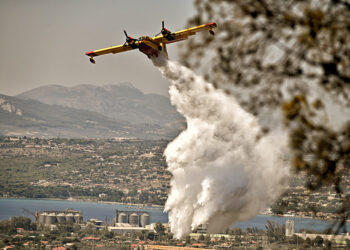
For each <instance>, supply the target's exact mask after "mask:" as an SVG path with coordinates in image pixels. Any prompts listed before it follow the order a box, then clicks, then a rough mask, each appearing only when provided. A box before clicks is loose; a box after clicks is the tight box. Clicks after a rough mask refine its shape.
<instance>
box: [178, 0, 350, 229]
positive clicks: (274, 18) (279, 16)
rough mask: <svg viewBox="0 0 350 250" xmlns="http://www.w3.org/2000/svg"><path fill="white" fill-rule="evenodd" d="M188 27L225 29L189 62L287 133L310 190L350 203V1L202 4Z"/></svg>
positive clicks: (188, 55)
mask: <svg viewBox="0 0 350 250" xmlns="http://www.w3.org/2000/svg"><path fill="white" fill-rule="evenodd" d="M195 7H196V9H197V14H196V15H195V16H194V17H193V18H191V19H190V20H189V25H198V24H202V23H207V22H212V21H213V20H215V21H216V22H217V24H218V29H217V33H219V35H218V36H216V37H215V38H213V37H212V36H210V35H209V34H201V38H202V39H198V37H197V39H192V40H190V41H189V42H188V43H186V44H184V45H183V47H182V51H181V55H180V56H181V59H182V62H183V63H184V64H185V65H186V66H188V67H190V68H192V69H195V70H197V71H199V72H201V73H203V74H204V78H205V79H206V80H208V81H210V82H212V83H213V85H214V86H215V87H217V88H221V89H223V90H224V91H225V92H226V93H227V94H230V95H233V96H234V97H235V98H236V99H237V101H238V102H239V103H240V104H241V105H242V106H243V108H245V109H246V110H247V111H249V112H251V113H252V114H254V115H256V116H258V118H259V121H260V124H261V125H262V127H263V132H265V133H269V132H270V133H273V132H274V131H280V128H285V130H284V131H285V132H284V133H285V134H286V136H287V138H288V141H289V149H290V154H291V161H292V165H293V167H294V169H295V170H296V171H304V172H306V173H307V175H308V177H309V181H308V185H307V186H308V188H310V189H311V190H315V189H317V188H319V187H321V186H326V185H332V186H333V187H334V190H335V191H336V192H337V193H338V194H339V195H340V196H341V198H342V199H343V207H342V209H341V210H340V211H338V212H339V214H340V215H342V216H343V220H342V223H341V224H340V225H344V221H345V220H346V219H347V218H348V216H349V213H348V211H349V210H350V200H349V197H346V195H345V194H344V193H345V192H344V188H343V187H342V186H345V187H346V184H344V182H343V177H344V176H345V175H347V176H349V165H350V84H349V83H350V59H349V58H350V57H349V54H350V28H349V27H350V21H349V20H350V3H349V2H348V1H345V0H320V1H312V0H305V1H300V0H287V1H284V0H278V1H274V0H236V1H229V0H202V1H199V0H197V1H195Z"/></svg>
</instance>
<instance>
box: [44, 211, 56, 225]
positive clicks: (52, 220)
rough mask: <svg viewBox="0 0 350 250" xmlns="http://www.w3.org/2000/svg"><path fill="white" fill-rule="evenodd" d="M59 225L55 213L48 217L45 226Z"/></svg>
mask: <svg viewBox="0 0 350 250" xmlns="http://www.w3.org/2000/svg"><path fill="white" fill-rule="evenodd" d="M56 223H57V218H56V214H55V213H50V214H48V215H47V216H46V220H45V224H46V225H52V224H56Z"/></svg>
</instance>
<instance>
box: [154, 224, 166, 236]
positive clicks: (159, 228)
mask: <svg viewBox="0 0 350 250" xmlns="http://www.w3.org/2000/svg"><path fill="white" fill-rule="evenodd" d="M154 230H155V231H156V233H157V234H158V235H164V234H165V227H164V225H163V224H162V223H160V222H157V224H156V226H155V228H154Z"/></svg>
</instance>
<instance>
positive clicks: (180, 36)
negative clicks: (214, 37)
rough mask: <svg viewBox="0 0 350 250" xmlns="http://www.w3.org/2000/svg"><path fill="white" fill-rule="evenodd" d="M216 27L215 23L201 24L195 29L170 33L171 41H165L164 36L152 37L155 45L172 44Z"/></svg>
mask: <svg viewBox="0 0 350 250" xmlns="http://www.w3.org/2000/svg"><path fill="white" fill-rule="evenodd" d="M216 26H217V25H216V23H208V24H203V25H199V26H196V27H192V28H188V29H184V30H180V31H176V32H174V33H171V36H172V39H167V38H166V37H165V36H163V35H159V36H156V37H153V40H154V41H155V42H157V43H174V42H178V41H181V40H185V39H187V38H188V37H189V36H192V35H195V34H196V33H197V32H200V31H205V30H209V31H212V29H213V28H216Z"/></svg>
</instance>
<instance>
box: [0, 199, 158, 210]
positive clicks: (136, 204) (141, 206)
mask: <svg viewBox="0 0 350 250" xmlns="http://www.w3.org/2000/svg"><path fill="white" fill-rule="evenodd" d="M0 199H23V200H25V199H28V200H47V201H75V202H90V203H101V204H110V205H123V206H130V207H133V208H134V207H135V208H157V209H162V210H164V206H162V205H157V204H138V203H123V202H118V201H99V200H94V199H77V198H71V197H70V198H68V199H62V198H28V197H18V196H8V197H4V196H1V197H0Z"/></svg>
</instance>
